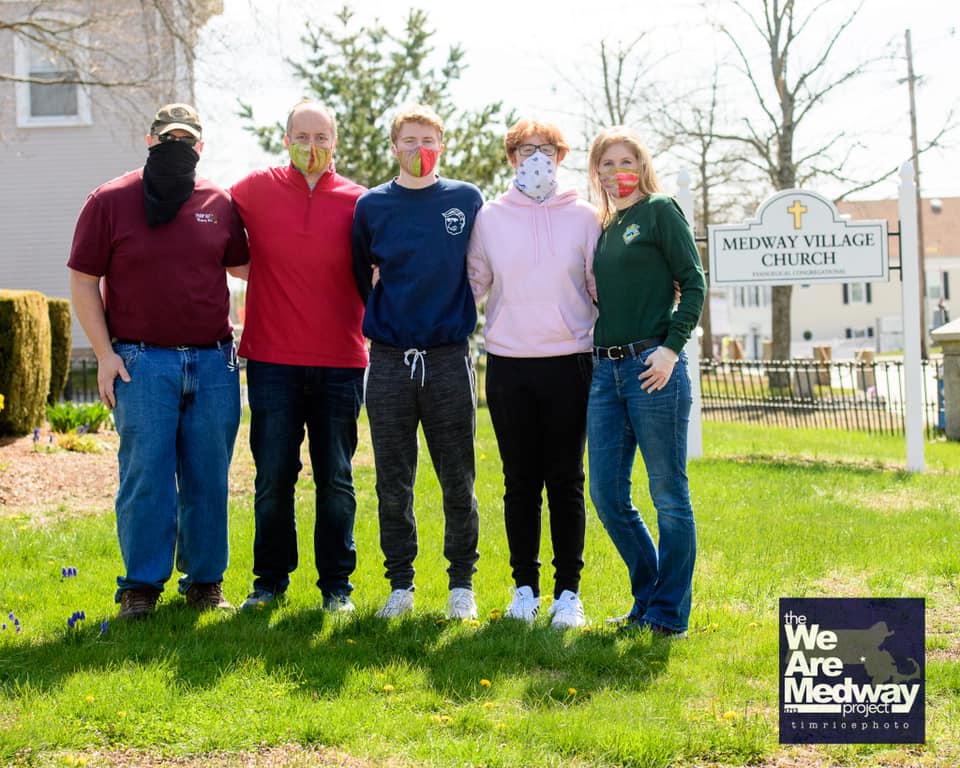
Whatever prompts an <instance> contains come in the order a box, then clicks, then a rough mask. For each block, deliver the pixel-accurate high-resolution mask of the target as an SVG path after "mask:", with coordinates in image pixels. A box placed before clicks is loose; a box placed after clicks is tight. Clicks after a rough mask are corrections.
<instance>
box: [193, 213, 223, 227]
mask: <svg viewBox="0 0 960 768" xmlns="http://www.w3.org/2000/svg"><path fill="white" fill-rule="evenodd" d="M193 215H194V217H195V218H196V220H197V221H199V222H200V223H201V224H216V223H217V214H216V213H212V212H211V213H207V212H206V211H197V212H196V213H195V214H193Z"/></svg>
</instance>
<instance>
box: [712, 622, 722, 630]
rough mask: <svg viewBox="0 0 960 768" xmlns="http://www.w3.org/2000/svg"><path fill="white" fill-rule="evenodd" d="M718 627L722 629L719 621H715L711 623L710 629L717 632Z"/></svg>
mask: <svg viewBox="0 0 960 768" xmlns="http://www.w3.org/2000/svg"><path fill="white" fill-rule="evenodd" d="M718 629H720V625H719V624H717V622H713V623H712V624H711V625H710V631H711V632H716V631H717V630H718Z"/></svg>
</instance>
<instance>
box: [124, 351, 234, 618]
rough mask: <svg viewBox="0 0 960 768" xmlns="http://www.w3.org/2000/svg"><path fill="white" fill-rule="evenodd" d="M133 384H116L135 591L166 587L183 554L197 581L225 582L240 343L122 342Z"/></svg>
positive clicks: (184, 583) (184, 568) (183, 585)
mask: <svg viewBox="0 0 960 768" xmlns="http://www.w3.org/2000/svg"><path fill="white" fill-rule="evenodd" d="M113 348H114V350H115V351H116V353H117V354H118V355H120V357H122V358H123V363H124V365H125V366H126V369H127V371H128V372H129V374H130V379H131V380H130V382H129V383H126V382H124V381H122V380H121V379H120V378H117V379H116V380H115V382H114V392H115V394H116V398H117V405H116V408H115V409H114V412H113V416H114V421H115V422H116V426H117V433H118V434H119V435H120V452H119V457H118V458H119V464H120V488H119V490H118V492H117V500H116V508H117V533H118V535H119V539H120V552H121V554H122V556H123V562H124V566H125V567H126V575H125V576H121V577H118V578H117V586H118V589H117V594H116V599H117V600H118V601H119V599H120V593H121V592H122V591H124V590H126V589H132V588H144V587H149V588H152V589H158V590H162V589H163V585H164V584H165V583H166V581H167V579H169V578H170V575H171V573H172V572H173V566H174V554H176V566H177V569H178V570H179V571H180V572H181V573H183V574H184V576H183V578H181V579H180V591H181V592H186V590H187V589H188V588H189V587H190V585H191V584H195V583H196V584H213V583H217V582H220V581H222V580H223V572H224V571H225V570H226V567H227V558H228V546H227V477H228V472H229V469H230V459H231V457H232V456H233V443H234V440H235V439H236V437H237V427H238V426H239V424H240V378H239V369H238V367H237V357H236V352H235V349H234V345H233V343H229V344H224V345H223V346H221V347H219V348H217V349H197V348H196V347H183V348H177V349H168V348H164V347H153V346H149V345H146V344H127V343H116V344H114V347H113Z"/></svg>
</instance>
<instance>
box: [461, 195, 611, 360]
mask: <svg viewBox="0 0 960 768" xmlns="http://www.w3.org/2000/svg"><path fill="white" fill-rule="evenodd" d="M599 236H600V222H599V220H598V217H597V212H596V210H594V208H593V206H591V205H590V204H589V203H586V202H584V201H582V200H579V199H577V193H576V191H575V190H568V191H566V192H562V193H558V194H555V195H553V196H552V197H550V198H548V199H547V200H545V201H544V202H543V203H537V202H536V201H535V200H532V199H531V198H529V197H527V196H526V195H525V194H523V192H521V191H520V190H518V189H517V188H516V187H513V186H511V187H510V189H509V191H508V192H506V193H505V194H504V195H502V196H501V197H499V198H497V199H496V200H493V201H491V202H489V203H487V204H486V205H484V206H483V208H482V209H481V211H480V213H479V214H478V215H477V220H476V222H475V223H474V225H473V233H472V235H471V237H470V247H469V249H468V251H467V275H468V277H469V278H470V287H471V288H472V289H473V296H474V298H475V299H476V301H477V304H478V305H479V304H480V301H481V300H482V299H483V297H484V296H485V295H487V294H488V293H489V296H488V298H487V307H486V323H485V324H484V328H483V333H484V337H485V338H486V347H487V351H488V352H491V353H493V354H495V355H502V356H503V357H554V356H560V355H572V354H576V353H578V352H590V351H591V350H592V348H593V323H594V321H595V320H596V317H597V312H596V309H595V307H594V304H593V299H594V298H595V297H596V283H595V282H594V278H593V252H594V248H595V247H596V244H597V238H598V237H599Z"/></svg>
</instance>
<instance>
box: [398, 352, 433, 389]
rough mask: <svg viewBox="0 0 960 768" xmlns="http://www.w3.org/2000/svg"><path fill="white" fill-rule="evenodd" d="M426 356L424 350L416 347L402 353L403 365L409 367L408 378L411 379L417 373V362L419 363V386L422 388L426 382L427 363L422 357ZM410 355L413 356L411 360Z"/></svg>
mask: <svg viewBox="0 0 960 768" xmlns="http://www.w3.org/2000/svg"><path fill="white" fill-rule="evenodd" d="M426 354H427V350H425V349H417V348H416V347H410V349H408V350H407V351H406V352H404V353H403V364H404V365H409V366H410V378H411V379H412V378H413V376H414V374H415V373H416V372H417V360H419V361H420V386H421V387H422V386H423V385H424V383H425V381H426V376H427V361H426V360H424V357H423V356H424V355H426ZM410 355H413V360H412V361H411V360H410Z"/></svg>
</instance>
